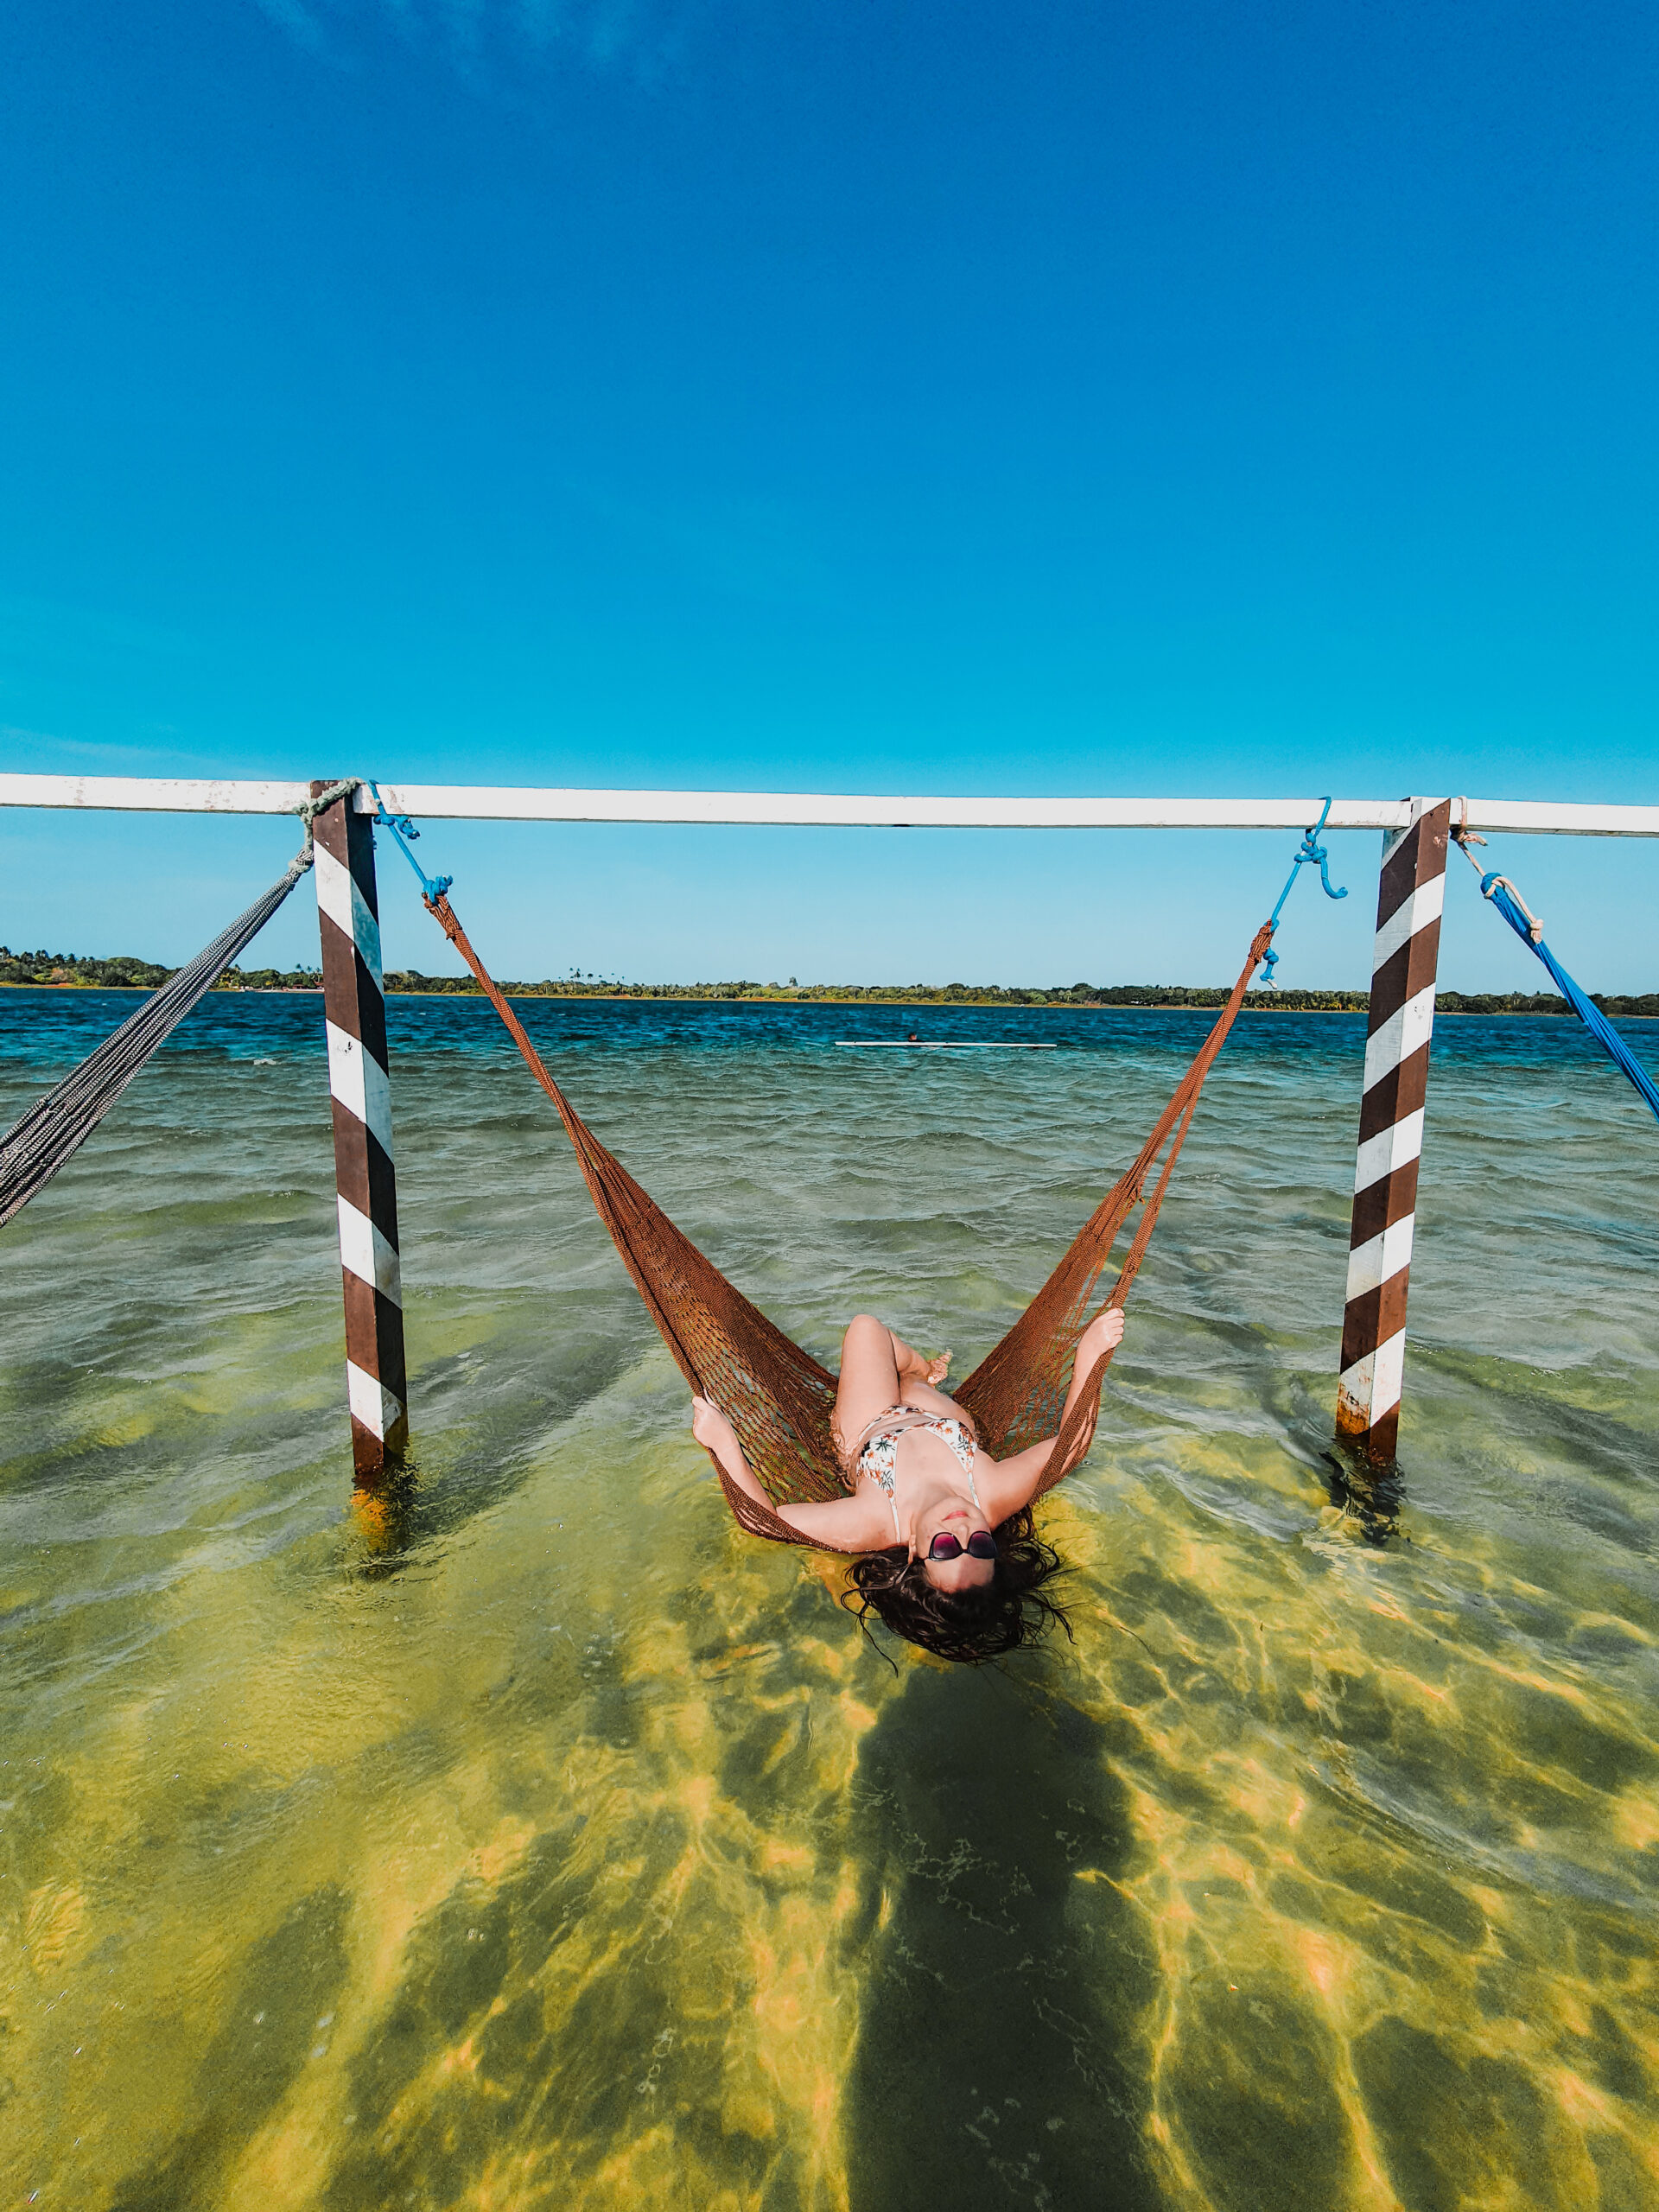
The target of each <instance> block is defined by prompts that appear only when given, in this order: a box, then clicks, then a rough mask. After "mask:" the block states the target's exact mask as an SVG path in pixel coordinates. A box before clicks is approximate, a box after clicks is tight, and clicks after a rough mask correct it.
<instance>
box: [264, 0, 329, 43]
mask: <svg viewBox="0 0 1659 2212" xmlns="http://www.w3.org/2000/svg"><path fill="white" fill-rule="evenodd" d="M255 4H256V5H257V7H259V8H260V9H262V10H264V13H265V14H266V15H267V16H270V20H271V22H273V23H275V24H276V25H277V29H279V30H284V31H286V32H287V33H288V35H289V38H291V39H292V40H293V41H294V43H295V44H296V46H302V47H303V48H305V50H306V52H307V53H308V54H316V55H318V56H320V57H321V56H323V55H326V54H327V52H328V41H327V38H326V37H325V36H324V35H323V29H322V26H321V23H320V22H318V21H317V20H316V18H315V16H312V15H310V14H309V13H308V11H307V10H305V9H303V8H302V7H301V5H300V3H299V0H255Z"/></svg>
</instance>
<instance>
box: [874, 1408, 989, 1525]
mask: <svg viewBox="0 0 1659 2212" xmlns="http://www.w3.org/2000/svg"><path fill="white" fill-rule="evenodd" d="M911 1428H931V1430H932V1431H933V1433H934V1434H935V1435H936V1436H941V1437H943V1438H944V1441H945V1442H946V1443H947V1444H948V1445H949V1446H950V1449H951V1451H952V1452H955V1454H956V1456H957V1459H958V1460H959V1461H960V1462H961V1465H962V1471H963V1474H964V1475H966V1476H967V1478H968V1495H969V1497H971V1498H972V1499H973V1501H974V1504H975V1506H976V1509H977V1510H978V1511H980V1512H981V1513H982V1512H983V1511H984V1510H985V1509H984V1507H983V1506H982V1505H981V1504H980V1503H979V1492H978V1491H976V1489H975V1488H974V1453H975V1451H976V1449H977V1440H976V1437H975V1435H974V1429H973V1424H972V1422H971V1421H958V1420H956V1419H953V1418H952V1416H951V1415H950V1414H925V1413H922V1412H921V1411H920V1410H919V1409H918V1408H917V1407H915V1406H889V1407H888V1408H887V1411H886V1412H885V1413H880V1414H877V1415H876V1417H875V1419H874V1421H872V1422H871V1423H870V1425H869V1427H868V1428H867V1429H866V1430H865V1431H864V1434H863V1437H862V1439H861V1441H860V1443H859V1445H858V1447H857V1449H856V1450H855V1452H854V1453H853V1456H852V1459H851V1463H850V1464H851V1468H852V1471H853V1473H854V1474H855V1475H860V1474H863V1475H868V1477H869V1478H870V1480H871V1481H872V1482H873V1483H874V1484H876V1485H877V1487H878V1488H879V1489H881V1490H884V1491H886V1492H887V1508H888V1510H889V1511H890V1512H891V1513H892V1515H893V1534H894V1535H896V1536H897V1537H898V1539H899V1542H900V1543H903V1541H904V1540H905V1538H904V1531H903V1530H902V1529H900V1528H899V1500H898V1498H897V1497H896V1496H895V1495H894V1482H895V1478H896V1476H897V1472H898V1466H899V1438H900V1437H901V1436H902V1435H903V1434H904V1433H905V1432H906V1429H911Z"/></svg>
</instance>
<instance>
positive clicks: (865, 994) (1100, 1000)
mask: <svg viewBox="0 0 1659 2212" xmlns="http://www.w3.org/2000/svg"><path fill="white" fill-rule="evenodd" d="M173 973H174V970H173V969H170V968H161V967H158V966H157V965H156V963H155V962H154V961H150V960H135V959H132V958H130V957H127V956H126V955H120V956H118V957H116V958H113V959H110V960H90V959H85V958H82V957H80V956H79V954H77V953H73V952H13V951H11V950H10V949H9V948H8V947H7V946H5V945H3V944H0V985H3V984H7V983H14V984H16V983H23V984H29V983H32V984H38V985H41V986H44V987H46V988H52V987H54V986H55V987H57V988H64V987H65V986H68V987H71V988H75V987H79V988H82V989H92V988H101V989H105V990H111V989H115V990H143V991H153V990H155V989H156V987H157V986H158V985H159V984H162V983H164V982H166V981H167V978H168V976H170V975H172V974H173ZM321 985H322V977H321V974H320V972H319V971H318V970H317V969H315V968H289V969H278V968H227V969H226V971H225V974H224V976H223V977H222V978H221V979H220V981H219V983H218V985H217V986H216V988H218V989H219V990H221V991H225V990H230V991H315V990H319V989H321ZM386 988H387V989H388V990H389V991H400V992H420V993H438V994H442V995H445V996H453V997H461V998H466V997H478V996H480V995H481V994H480V990H479V986H478V985H477V984H476V983H475V982H474V981H473V978H472V977H471V976H423V975H422V974H421V972H420V970H419V969H416V968H404V969H393V970H392V972H391V974H389V975H388V976H387V977H386ZM501 988H502V989H503V990H504V991H505V992H507V993H509V994H510V995H512V997H514V998H550V999H692V1000H738V1001H751V1002H756V1001H758V1002H762V1003H765V1002H767V1001H770V1002H772V1003H778V1004H783V1005H794V1004H798V1003H800V1004H806V1005H831V1006H849V1005H851V1006H997V1007H1015V1006H1098V1007H1114V1006H1118V1007H1199V1008H1203V1007H1218V1006H1222V1005H1224V1004H1225V1002H1226V999H1227V993H1226V991H1225V990H1224V988H1220V987H1219V986H1216V987H1210V988H1200V987H1188V986H1187V985H1185V984H1179V983H1111V984H1106V983H1072V984H1071V985H1070V986H1069V987H1067V988H1061V989H1056V990H1038V989H1036V988H1029V989H1016V988H1009V987H1007V986H1005V985H1002V984H1000V983H944V984H939V983H802V984H796V983H793V982H790V983H754V982H735V983H618V982H609V981H607V980H606V979H605V978H603V977H601V976H563V977H561V978H559V979H558V980H556V981H555V980H553V979H549V980H548V981H546V982H540V983H522V982H519V983H503V984H502V986H501ZM1592 995H1593V997H1594V999H1595V1002H1596V1004H1597V1005H1598V1006H1599V1007H1600V1008H1601V1010H1602V1012H1603V1013H1604V1014H1630V1015H1642V1014H1646V1015H1650V1016H1659V991H1647V992H1643V993H1642V994H1640V995H1637V996H1634V997H1630V996H1626V997H1623V998H1621V997H1610V996H1608V995H1605V994H1604V993H1602V992H1596V993H1594V994H1592ZM1244 1003H1245V1005H1246V1007H1249V1009H1250V1010H1251V1011H1252V1012H1253V1013H1266V1014H1272V1013H1274V1012H1277V1013H1280V1014H1363V1013H1364V1011H1365V1009H1366V1007H1368V1006H1369V1004H1370V996H1369V995H1368V994H1367V993H1366V992H1364V991H1266V990H1258V991H1255V992H1252V993H1251V995H1249V997H1248V998H1247V999H1246V1000H1245V1001H1244ZM1436 1003H1437V1005H1438V1006H1439V1008H1440V1012H1441V1013H1443V1014H1566V1013H1567V1011H1568V1007H1567V1001H1566V1000H1565V999H1562V998H1558V997H1557V996H1556V995H1554V993H1553V992H1539V993H1537V994H1535V995H1531V996H1529V995H1527V994H1526V993H1525V992H1522V991H1475V992H1470V991H1442V992H1440V995H1439V997H1438V1000H1437V1001H1436Z"/></svg>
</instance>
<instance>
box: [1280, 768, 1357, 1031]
mask: <svg viewBox="0 0 1659 2212" xmlns="http://www.w3.org/2000/svg"><path fill="white" fill-rule="evenodd" d="M1330 812H1331V801H1330V799H1329V798H1327V799H1326V800H1325V804H1324V806H1323V807H1322V808H1321V809H1320V810H1319V820H1318V821H1317V822H1316V823H1314V824H1313V828H1312V829H1304V830H1303V832H1302V842H1301V843H1300V845H1299V846H1298V847H1297V849H1296V857H1295V859H1294V861H1292V862H1291V864H1290V874H1288V875H1287V877H1286V878H1285V887H1284V889H1283V890H1282V891H1281V893H1279V904H1278V905H1277V906H1275V907H1274V910H1273V912H1272V913H1271V914H1270V915H1269V916H1268V925H1267V934H1268V937H1269V938H1271V937H1272V935H1273V933H1274V930H1276V929H1277V928H1278V926H1279V917H1280V915H1281V913H1282V912H1284V907H1285V901H1286V899H1288V898H1289V896H1290V894H1291V893H1292V892H1293V891H1294V889H1295V888H1296V879H1297V877H1298V876H1299V875H1300V873H1301V871H1302V870H1303V869H1304V868H1309V867H1313V868H1318V869H1319V883H1320V886H1321V887H1322V888H1323V890H1324V892H1325V897H1326V898H1327V899H1345V898H1346V897H1347V896H1348V887H1347V886H1346V884H1344V885H1343V886H1342V887H1341V888H1340V889H1338V888H1337V887H1335V886H1333V885H1332V881H1331V865H1330V863H1331V855H1330V852H1329V850H1328V849H1327V848H1326V847H1325V846H1324V845H1322V844H1321V843H1320V842H1319V832H1320V830H1321V829H1324V827H1325V822H1326V819H1327V817H1329V815H1330ZM1278 965H1279V956H1278V954H1277V953H1276V952H1272V951H1268V952H1266V953H1264V955H1263V956H1262V981H1263V982H1265V983H1266V985H1267V987H1268V989H1269V990H1272V989H1273V988H1274V981H1273V971H1274V969H1275V968H1276V967H1277V966H1278Z"/></svg>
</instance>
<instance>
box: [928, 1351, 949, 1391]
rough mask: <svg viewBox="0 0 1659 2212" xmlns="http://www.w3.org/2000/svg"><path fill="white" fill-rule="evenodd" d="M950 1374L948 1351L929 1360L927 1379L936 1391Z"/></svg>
mask: <svg viewBox="0 0 1659 2212" xmlns="http://www.w3.org/2000/svg"><path fill="white" fill-rule="evenodd" d="M949 1373H950V1353H949V1352H948V1351H942V1352H941V1353H940V1354H939V1356H938V1358H937V1359H930V1360H929V1361H928V1363H927V1379H928V1381H929V1382H930V1383H931V1384H932V1385H933V1388H934V1389H936V1390H937V1389H938V1387H939V1385H940V1383H943V1382H944V1378H945V1376H947V1375H948V1374H949Z"/></svg>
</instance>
